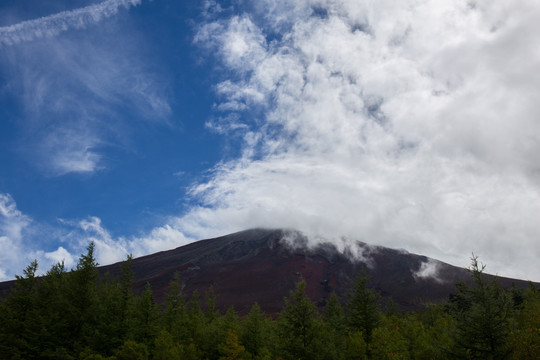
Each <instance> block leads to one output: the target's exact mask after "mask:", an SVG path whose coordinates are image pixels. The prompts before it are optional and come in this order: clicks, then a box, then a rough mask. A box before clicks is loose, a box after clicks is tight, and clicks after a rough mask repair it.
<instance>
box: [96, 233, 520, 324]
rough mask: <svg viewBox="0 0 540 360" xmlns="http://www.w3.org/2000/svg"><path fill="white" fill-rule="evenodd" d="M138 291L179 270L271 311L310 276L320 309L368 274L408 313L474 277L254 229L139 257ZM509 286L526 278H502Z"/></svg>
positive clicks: (426, 262) (404, 256)
mask: <svg viewBox="0 0 540 360" xmlns="http://www.w3.org/2000/svg"><path fill="white" fill-rule="evenodd" d="M133 270H134V272H135V279H134V280H135V289H136V290H142V289H143V288H144V286H145V284H146V283H150V285H151V286H152V289H153V292H154V295H155V298H156V301H158V302H161V301H163V299H164V296H165V291H166V289H167V287H168V284H169V283H170V281H171V280H172V279H173V277H174V274H175V273H178V275H179V278H180V281H181V282H182V284H183V292H184V294H185V295H186V296H188V297H189V296H190V295H191V294H192V292H193V291H194V290H197V291H198V292H199V293H200V294H204V292H206V291H207V290H208V289H209V288H210V287H213V290H214V292H215V293H216V294H217V305H218V306H219V307H220V308H222V309H225V308H228V307H229V306H234V307H235V309H236V310H237V311H240V312H245V311H247V310H248V309H249V308H250V307H251V305H252V304H253V303H254V302H255V301H257V302H258V303H259V305H260V306H261V308H262V309H263V310H264V311H266V312H267V313H275V312H278V311H279V310H280V309H281V308H282V306H283V298H284V297H285V296H287V295H288V294H289V291H290V290H292V289H293V288H294V287H295V284H296V283H297V282H298V281H299V280H300V279H304V280H306V282H307V293H308V294H309V296H310V297H311V298H312V300H313V301H315V303H316V304H317V305H318V306H319V307H322V306H324V304H325V303H326V301H327V299H328V298H329V296H330V294H331V293H332V292H336V293H337V294H338V295H339V296H340V298H342V299H343V298H345V296H346V295H347V293H348V292H349V291H350V289H351V287H352V283H353V280H354V279H355V278H356V277H357V276H359V275H361V274H363V273H365V275H367V276H368V277H369V279H370V280H369V283H368V286H369V287H371V288H373V289H375V290H376V291H378V292H379V293H380V294H381V301H383V302H384V301H386V300H388V299H389V298H392V300H393V301H394V302H395V303H396V304H397V305H398V306H399V307H400V308H401V309H403V310H416V309H420V308H423V307H425V306H426V305H428V304H437V303H442V302H444V301H446V300H447V299H448V296H449V295H450V294H451V293H452V292H454V291H455V283H456V282H458V281H464V282H469V281H470V274H469V272H468V271H467V270H466V269H462V268H458V267H455V266H451V265H449V264H445V263H443V262H440V261H437V260H433V259H430V258H427V257H425V256H420V255H415V254H410V253H407V252H405V251H403V250H394V249H389V248H384V247H379V246H370V245H368V244H365V243H362V242H354V243H351V244H350V247H348V248H345V250H341V251H339V250H338V249H337V247H336V246H335V245H333V244H332V243H330V242H327V243H325V242H320V243H319V244H318V245H310V242H309V241H308V238H307V237H306V236H304V235H303V234H302V233H300V232H298V231H294V230H281V229H280V230H269V229H252V230H246V231H242V232H238V233H234V234H230V235H226V236H222V237H218V238H213V239H207V240H201V241H197V242H194V243H191V244H188V245H185V246H182V247H179V248H176V249H173V250H169V251H163V252H159V253H155V254H152V255H148V256H143V257H140V258H136V259H133ZM100 271H101V272H102V273H106V272H108V273H110V274H111V275H112V276H115V275H118V274H119V272H120V263H118V264H113V265H108V266H103V267H101V268H100ZM499 283H500V285H501V286H503V287H509V286H511V285H512V284H515V285H516V286H518V287H525V286H527V282H525V281H522V280H513V279H508V278H499Z"/></svg>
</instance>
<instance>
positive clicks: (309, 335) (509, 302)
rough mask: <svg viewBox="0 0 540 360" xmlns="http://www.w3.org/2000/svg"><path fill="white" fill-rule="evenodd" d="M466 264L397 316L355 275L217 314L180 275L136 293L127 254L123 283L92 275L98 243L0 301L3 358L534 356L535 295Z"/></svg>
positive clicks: (537, 353)
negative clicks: (324, 296) (432, 301)
mask: <svg viewBox="0 0 540 360" xmlns="http://www.w3.org/2000/svg"><path fill="white" fill-rule="evenodd" d="M483 270H484V268H483V266H481V265H480V264H479V263H478V261H477V259H476V258H473V259H472V264H471V268H470V271H471V276H472V279H473V282H472V284H473V285H465V284H457V292H456V293H455V294H453V295H452V296H451V297H450V298H449V300H448V302H447V303H446V304H444V305H434V306H430V307H428V308H426V309H425V310H423V311H419V312H415V313H402V312H400V311H399V310H398V308H397V307H396V306H395V305H394V304H393V303H392V302H391V301H390V302H389V303H387V304H386V305H385V306H384V309H381V306H380V305H379V304H380V301H379V300H380V299H379V295H378V294H377V293H375V292H374V291H373V290H371V289H369V288H368V287H367V278H366V277H364V276H360V277H358V278H357V279H356V281H355V284H354V288H353V291H352V292H351V293H350V294H349V295H348V296H347V298H346V299H341V300H340V299H339V298H338V297H337V296H336V295H335V294H332V295H331V297H330V298H329V300H328V302H327V304H326V306H325V308H324V309H323V310H322V311H321V312H319V311H318V309H317V307H316V306H315V305H314V303H313V302H312V301H311V300H310V299H309V297H308V296H307V295H306V283H305V282H304V281H300V282H299V283H298V284H297V286H296V288H295V289H294V290H293V291H291V292H290V294H289V296H288V297H287V298H285V299H284V307H283V309H282V311H281V312H280V314H279V315H277V316H272V317H271V316H268V315H267V314H265V313H263V312H262V311H261V309H260V307H259V306H258V305H257V304H256V303H255V304H253V307H252V308H251V311H250V312H249V313H248V314H247V315H245V316H242V317H240V316H239V315H237V314H236V313H235V311H234V309H232V308H230V309H229V310H227V311H226V312H225V313H220V311H218V310H217V308H216V295H215V294H214V292H213V291H212V289H210V290H209V291H208V292H207V293H206V294H204V295H203V296H202V298H203V299H201V297H200V296H199V294H198V293H197V292H195V293H194V294H192V296H191V298H190V300H189V301H187V300H186V299H185V297H184V295H183V294H182V290H181V289H182V284H181V280H180V279H179V278H178V277H175V278H174V279H173V280H172V281H171V283H170V285H169V288H168V291H167V294H166V300H165V303H164V304H161V305H158V304H156V303H154V301H153V296H152V290H151V288H150V286H149V285H147V287H146V289H145V290H144V292H142V293H141V294H134V293H133V292H132V290H131V289H132V285H133V271H132V267H131V257H128V259H127V260H126V261H125V262H124V263H123V265H122V271H121V275H120V276H119V277H118V278H111V277H108V276H103V277H100V276H98V270H97V263H96V261H95V258H94V245H93V244H90V246H89V247H88V249H87V253H86V254H84V255H81V257H80V259H79V262H78V264H77V266H76V267H75V268H74V269H72V270H69V271H68V270H67V269H66V268H65V267H64V265H63V264H57V265H55V266H53V267H52V268H51V269H50V270H49V271H48V272H47V274H46V276H43V277H37V276H36V271H37V263H36V262H33V263H31V264H30V265H29V266H28V267H27V268H26V269H25V270H24V276H18V277H17V280H16V285H15V287H14V289H13V290H12V292H11V294H9V295H8V296H7V297H6V298H5V299H3V300H1V302H0V358H1V359H81V360H90V359H94V360H97V359H109V360H113V359H119V360H120V359H130V360H134V359H160V360H162V359H163V360H164V359H186V360H190V359H231V360H232V359H310V360H312V359H459V358H461V359H538V358H540V292H539V291H538V289H536V288H535V287H534V286H532V285H531V287H530V288H529V289H527V290H518V289H515V288H514V289H506V290H505V289H501V288H500V287H499V286H498V285H497V283H496V281H495V280H490V279H491V278H488V277H486V276H484V274H483Z"/></svg>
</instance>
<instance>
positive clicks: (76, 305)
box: [66, 242, 98, 354]
mask: <svg viewBox="0 0 540 360" xmlns="http://www.w3.org/2000/svg"><path fill="white" fill-rule="evenodd" d="M94 250H95V244H94V242H91V243H90V244H89V245H88V247H87V248H86V254H82V255H81V256H80V258H79V262H78V263H77V266H76V268H75V270H73V271H71V272H70V274H69V277H68V287H67V293H68V308H67V309H66V310H67V313H66V315H67V316H68V318H69V323H70V325H71V329H70V330H71V337H72V339H73V345H74V349H75V353H77V354H78V353H79V352H80V351H82V350H83V349H84V348H85V347H86V346H87V345H88V342H89V337H90V336H91V334H92V333H93V329H94V328H95V325H96V319H97V308H96V306H97V300H98V297H97V287H96V286H97V277H98V271H97V266H98V263H97V261H96V259H95V256H94Z"/></svg>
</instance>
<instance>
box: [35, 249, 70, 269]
mask: <svg viewBox="0 0 540 360" xmlns="http://www.w3.org/2000/svg"><path fill="white" fill-rule="evenodd" d="M43 256H44V257H45V258H46V259H48V260H50V261H51V262H52V263H53V264H59V263H63V264H64V265H65V266H66V268H67V269H70V268H72V267H73V266H75V263H76V259H75V257H74V256H73V255H72V254H71V253H70V252H69V251H67V250H66V249H64V248H63V247H62V246H59V247H58V249H56V250H55V251H50V252H47V253H44V255H43Z"/></svg>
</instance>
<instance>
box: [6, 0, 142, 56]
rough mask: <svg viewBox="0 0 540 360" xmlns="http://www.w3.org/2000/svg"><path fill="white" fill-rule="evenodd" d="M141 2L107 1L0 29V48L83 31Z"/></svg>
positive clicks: (127, 0) (130, 0)
mask: <svg viewBox="0 0 540 360" xmlns="http://www.w3.org/2000/svg"><path fill="white" fill-rule="evenodd" d="M141 1H142V0H107V1H103V2H101V3H98V4H95V5H90V6H86V7H83V8H80V9H76V10H69V11H62V12H60V13H57V14H54V15H50V16H45V17H41V18H39V19H34V20H28V21H23V22H21V23H18V24H15V25H10V26H4V27H0V48H1V47H2V46H9V45H13V44H18V43H21V42H25V41H32V40H35V39H39V38H44V37H52V36H56V35H58V34H60V33H61V32H64V31H67V30H70V29H83V28H85V27H87V26H88V25H92V24H95V23H98V22H99V21H101V20H102V19H104V18H108V17H111V16H113V15H115V14H116V13H117V12H118V9H119V8H120V7H125V8H129V7H130V6H135V5H139V4H140V3H141Z"/></svg>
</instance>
